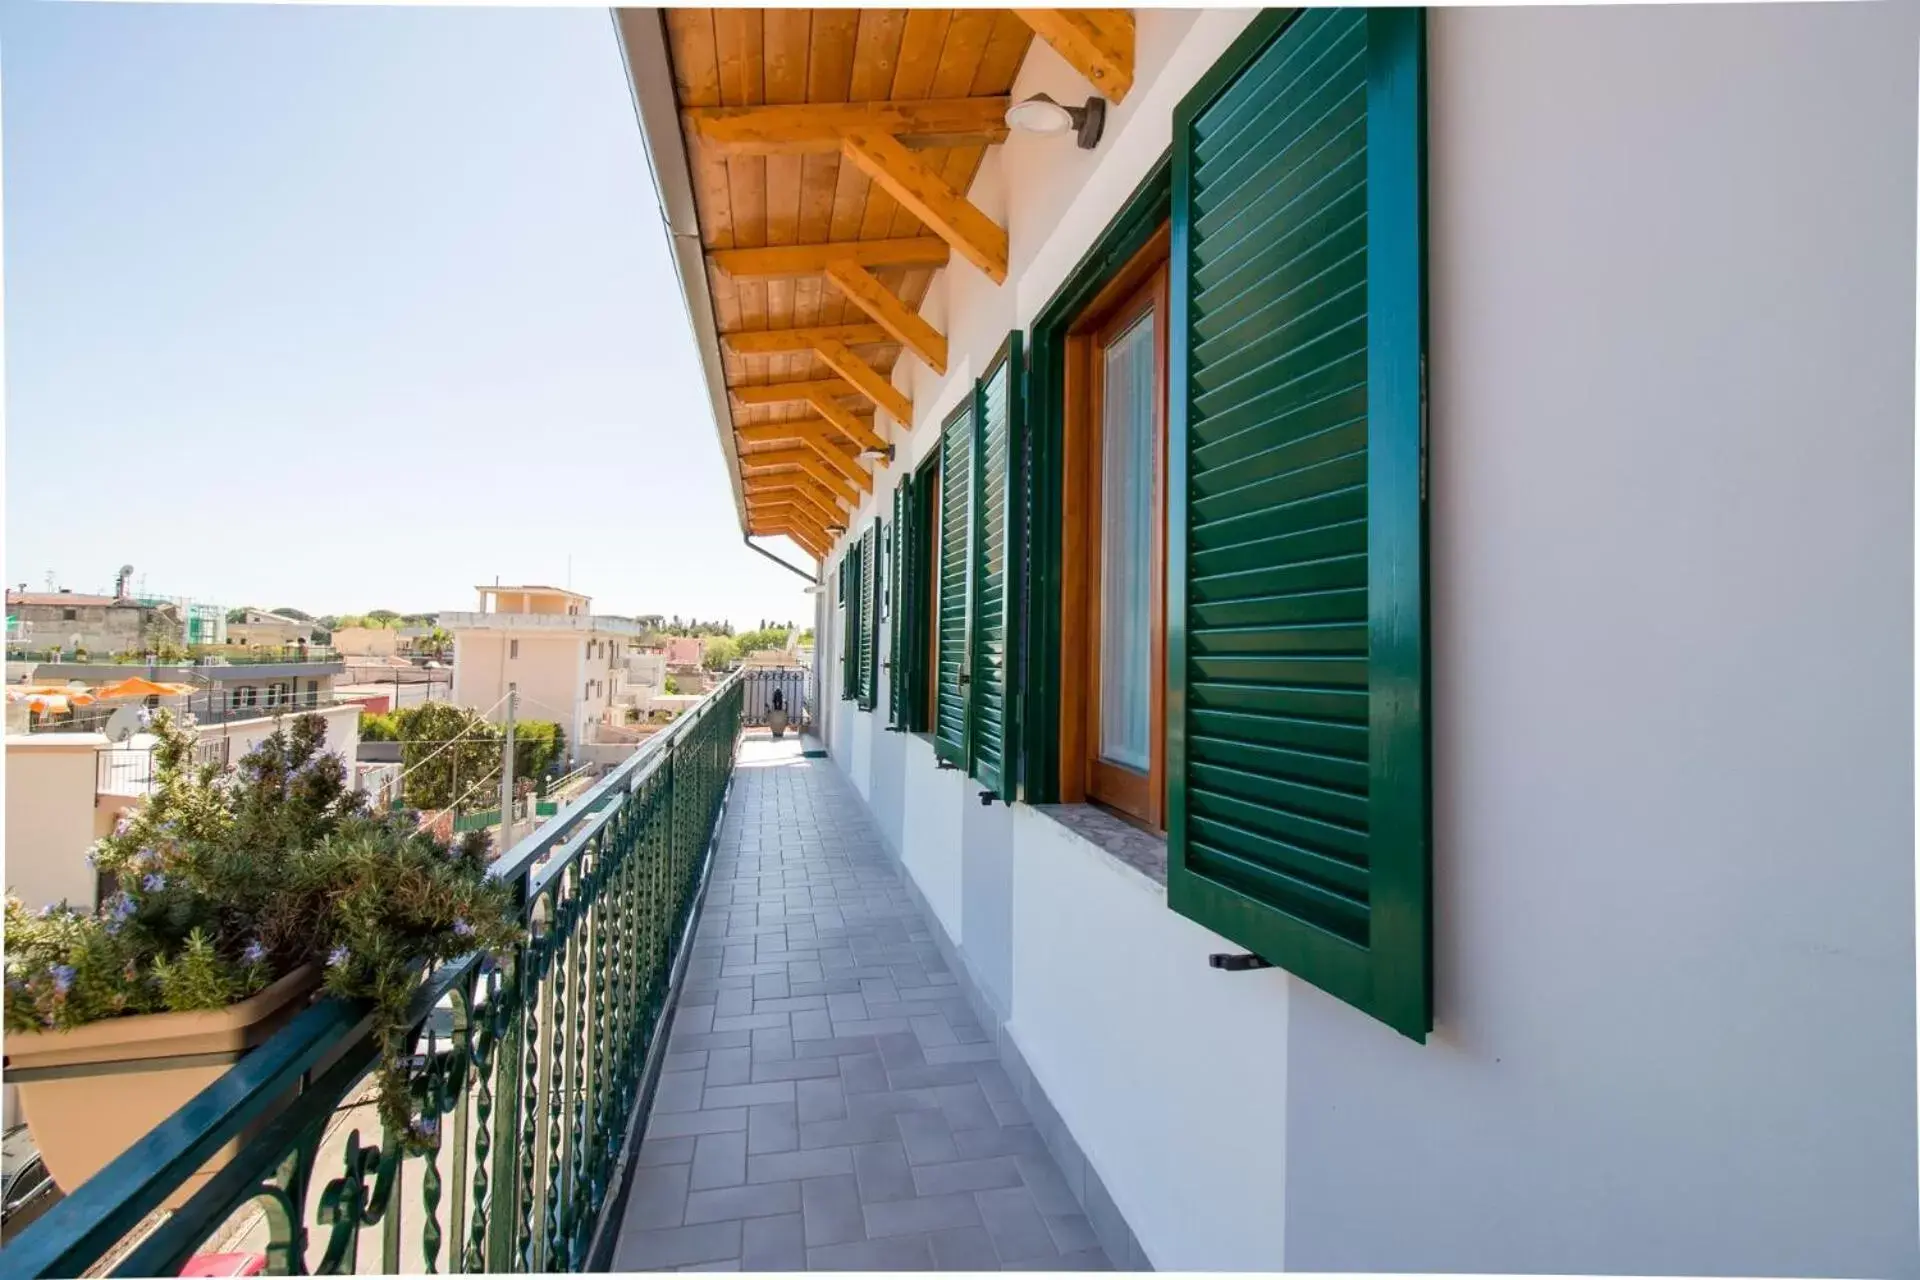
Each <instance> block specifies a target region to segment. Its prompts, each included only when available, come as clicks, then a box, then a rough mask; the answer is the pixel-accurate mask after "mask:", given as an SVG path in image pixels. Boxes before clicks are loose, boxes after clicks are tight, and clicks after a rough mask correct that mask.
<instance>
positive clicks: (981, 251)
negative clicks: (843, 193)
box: [840, 133, 1007, 284]
mask: <svg viewBox="0 0 1920 1280" xmlns="http://www.w3.org/2000/svg"><path fill="white" fill-rule="evenodd" d="M840 152H841V154H842V155H843V156H844V157H846V159H848V160H850V161H852V162H853V163H854V164H855V165H856V166H858V167H859V169H860V171H861V172H862V173H864V174H866V175H867V177H869V178H871V179H873V181H874V182H875V183H877V184H878V185H879V186H880V187H881V188H883V189H884V190H885V191H886V193H887V194H888V195H890V196H892V197H893V198H894V199H895V200H898V201H899V202H900V206H901V207H902V208H904V209H905V210H906V211H907V212H908V213H910V214H912V215H913V216H914V217H916V218H918V219H920V221H922V222H924V223H926V224H927V226H928V227H929V228H930V229H931V230H933V231H934V232H936V233H937V234H938V235H939V236H940V238H941V239H942V240H945V241H946V242H947V243H948V244H950V245H952V246H953V247H954V249H955V251H957V252H958V253H959V254H960V255H961V256H962V257H964V258H965V259H967V261H969V262H971V263H973V265H974V266H976V267H978V268H980V270H981V271H983V272H985V273H986V275H987V278H988V279H989V280H992V281H993V282H994V283H995V284H1005V283H1006V282H1007V233H1006V229H1005V228H1003V227H1002V226H1000V224H999V223H997V222H995V221H994V220H993V219H992V218H989V217H988V216H987V215H986V214H984V213H982V212H980V209H979V207H978V206H977V205H975V204H974V203H973V202H972V201H971V200H969V199H967V198H966V197H965V196H963V195H961V194H960V193H959V192H957V191H955V190H954V189H953V188H952V187H951V186H950V185H948V183H947V180H946V179H945V178H943V177H941V176H940V175H939V174H938V173H935V172H934V171H933V170H932V169H930V168H928V167H927V166H926V164H925V163H923V162H922V161H921V159H920V157H918V156H916V155H915V154H914V153H913V152H911V151H909V150H907V149H906V148H905V147H904V146H902V145H901V144H900V140H899V139H898V138H895V137H893V136H892V135H890V134H886V133H850V134H848V135H847V136H846V137H845V138H843V139H841V143H840Z"/></svg>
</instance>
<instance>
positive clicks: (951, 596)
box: [933, 408, 973, 764]
mask: <svg viewBox="0 0 1920 1280" xmlns="http://www.w3.org/2000/svg"><path fill="white" fill-rule="evenodd" d="M972 464H973V412H972V409H971V408H968V409H967V410H965V411H963V412H961V413H959V414H956V415H955V416H954V417H952V418H950V419H948V421H947V423H946V425H945V426H943V427H942V428H941V431H940V555H939V565H938V567H937V569H936V570H935V572H936V573H937V575H938V580H939V596H940V606H939V629H940V633H939V636H938V637H937V639H936V641H935V644H936V656H937V661H938V664H939V670H938V672H937V674H936V677H935V692H936V696H935V700H934V708H933V745H934V751H935V753H936V754H937V755H938V756H939V757H940V759H941V760H943V761H946V762H948V763H950V764H962V763H964V762H965V760H966V756H967V684H966V682H965V681H964V680H963V679H962V676H964V675H965V674H966V665H967V636H968V626H967V624H968V614H967V609H968V605H969V603H970V602H969V599H968V589H969V585H970V575H969V573H968V567H969V554H970V549H971V542H970V535H971V532H972V519H971V516H972V512H973V502H972V497H973V465H972Z"/></svg>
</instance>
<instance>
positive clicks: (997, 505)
mask: <svg viewBox="0 0 1920 1280" xmlns="http://www.w3.org/2000/svg"><path fill="white" fill-rule="evenodd" d="M1019 419H1020V335H1019V333H1017V332H1016V333H1013V334H1011V335H1009V336H1008V338H1007V343H1006V345H1005V346H1004V347H1002V348H1001V351H1000V353H999V354H998V355H997V356H996V357H995V358H994V361H993V363H991V364H990V365H989V366H988V367H987V374H986V376H985V377H984V378H982V379H980V381H979V383H978V384H977V386H976V387H975V391H974V421H975V423H976V427H975V431H976V445H975V449H974V457H975V458H976V459H977V461H978V466H977V468H976V474H975V477H974V496H975V499H976V505H975V514H974V525H973V548H974V549H973V592H974V604H973V642H972V655H973V661H972V664H971V667H970V671H971V678H970V681H969V702H970V707H969V711H970V716H969V726H970V729H969V737H970V745H969V751H968V766H969V769H970V771H971V772H972V774H973V776H974V777H975V778H977V779H979V780H980V782H981V783H982V785H984V786H985V787H986V788H987V789H988V790H989V791H992V792H994V793H995V794H996V795H998V796H999V797H1000V798H1001V799H1002V800H1011V799H1012V798H1013V795H1012V781H1013V778H1012V771H1011V770H1009V769H1008V768H1007V743H1008V742H1009V741H1011V737H1010V733H1009V730H1010V727H1011V722H1012V717H1011V715H1010V714H1009V707H1010V699H1009V697H1008V679H1007V676H1008V672H1009V671H1010V670H1011V653H1010V651H1009V641H1010V638H1011V636H1012V635H1013V631H1014V626H1013V620H1014V608H1013V606H1014V595H1015V591H1014V585H1013V580H1012V575H1011V574H1010V573H1009V572H1008V552H1007V549H1008V547H1009V545H1010V543H1011V540H1012V536H1013V529H1012V524H1013V520H1014V510H1015V503H1016V502H1017V501H1018V497H1017V495H1015V494H1014V493H1013V491H1012V485H1013V478H1014V468H1013V465H1012V461H1013V453H1014V448H1015V428H1016V424H1017V423H1018V421H1019Z"/></svg>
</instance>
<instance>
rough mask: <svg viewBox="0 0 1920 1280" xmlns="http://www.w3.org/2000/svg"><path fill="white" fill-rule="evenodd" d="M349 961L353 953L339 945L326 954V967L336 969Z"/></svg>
mask: <svg viewBox="0 0 1920 1280" xmlns="http://www.w3.org/2000/svg"><path fill="white" fill-rule="evenodd" d="M351 959H353V953H352V952H351V951H348V950H347V948H346V947H345V945H341V946H338V947H335V948H334V949H333V950H332V951H330V952H328V953H327V967H328V968H329V969H338V968H339V967H340V966H342V965H344V964H345V963H346V962H347V961H349V960H351Z"/></svg>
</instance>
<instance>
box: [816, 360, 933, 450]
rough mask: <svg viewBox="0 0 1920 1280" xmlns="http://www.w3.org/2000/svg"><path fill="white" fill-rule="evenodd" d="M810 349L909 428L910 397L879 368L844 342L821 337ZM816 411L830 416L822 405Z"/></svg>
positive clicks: (896, 420)
mask: <svg viewBox="0 0 1920 1280" xmlns="http://www.w3.org/2000/svg"><path fill="white" fill-rule="evenodd" d="M813 349H814V350H815V351H817V352H819V353H820V358H821V359H822V360H824V361H826V362H827V365H828V367H829V368H831V369H832V370H833V371H834V372H835V373H837V374H839V375H840V376H841V377H843V378H845V379H846V380H847V381H848V382H851V383H852V384H853V385H854V386H855V387H857V388H859V390H860V394H861V395H863V396H865V397H866V398H867V399H869V400H871V401H873V403H874V404H875V405H877V406H879V407H880V408H882V409H885V410H886V411H887V412H888V413H890V414H892V415H893V419H894V421H895V422H898V423H899V424H900V425H901V426H903V427H905V428H906V429H907V430H909V431H911V430H913V401H911V400H909V399H907V397H906V396H905V394H903V393H902V392H901V390H900V388H898V387H896V386H894V385H893V383H892V382H890V381H888V380H887V379H886V378H884V377H882V376H881V375H880V372H879V370H877V369H875V368H874V367H873V366H872V365H870V364H868V363H867V362H866V361H865V360H862V359H861V358H860V357H859V356H857V355H855V354H853V349H852V348H850V347H848V346H847V344H846V343H844V342H835V341H833V340H832V339H822V340H821V341H819V342H816V343H814V344H813ZM827 403H829V404H832V403H833V401H832V400H831V399H830V398H829V399H828V400H827ZM814 408H816V409H820V406H819V405H818V404H815V405H814ZM820 415H821V416H822V417H826V418H829V419H830V418H831V415H830V414H828V412H827V411H826V410H825V409H820Z"/></svg>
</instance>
